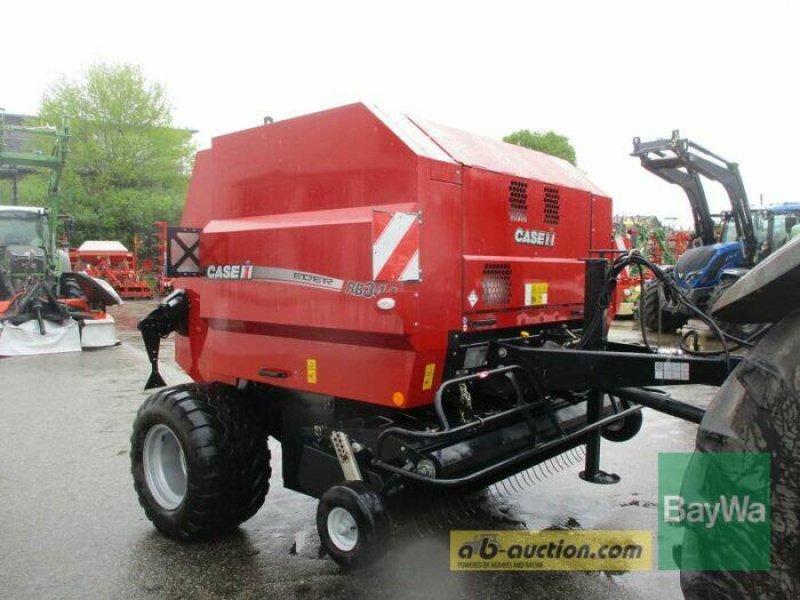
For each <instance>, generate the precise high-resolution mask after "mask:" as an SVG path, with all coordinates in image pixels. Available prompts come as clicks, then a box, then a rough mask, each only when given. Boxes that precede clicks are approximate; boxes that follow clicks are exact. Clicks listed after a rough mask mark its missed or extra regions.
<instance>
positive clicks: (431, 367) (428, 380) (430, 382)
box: [422, 363, 436, 390]
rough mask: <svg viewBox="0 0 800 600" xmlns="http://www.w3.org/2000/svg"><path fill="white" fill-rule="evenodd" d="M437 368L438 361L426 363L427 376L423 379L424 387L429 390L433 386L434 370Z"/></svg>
mask: <svg viewBox="0 0 800 600" xmlns="http://www.w3.org/2000/svg"><path fill="white" fill-rule="evenodd" d="M435 370H436V363H428V364H427V365H425V377H424V378H423V380H422V389H423V390H429V389H431V388H432V387H433V372H434V371H435Z"/></svg>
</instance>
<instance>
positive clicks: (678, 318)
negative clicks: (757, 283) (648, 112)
mask: <svg viewBox="0 0 800 600" xmlns="http://www.w3.org/2000/svg"><path fill="white" fill-rule="evenodd" d="M632 156H636V157H638V158H639V159H640V161H641V163H642V166H643V167H644V168H645V169H647V170H648V171H650V172H651V173H653V174H655V175H657V176H659V177H661V178H662V179H664V180H665V181H668V182H669V183H672V184H674V185H678V186H680V187H681V188H682V189H683V190H684V192H685V193H686V195H687V196H688V198H689V204H690V206H691V208H692V216H693V219H694V228H695V236H696V237H695V239H694V241H693V247H692V248H691V249H689V250H688V251H686V252H685V253H684V254H683V256H681V257H680V258H679V259H678V262H677V263H676V264H675V265H674V266H672V267H665V271H667V272H669V274H670V276H671V277H673V278H674V279H675V281H676V283H677V284H678V285H679V287H680V288H681V290H683V292H684V295H685V297H686V298H687V299H688V300H690V301H691V302H692V303H694V304H695V305H696V306H698V307H699V308H701V309H702V310H706V309H707V308H709V307H711V306H713V305H714V302H716V300H717V298H719V297H720V296H721V295H722V294H723V293H724V292H725V290H727V289H728V288H729V287H730V286H731V285H733V283H735V282H736V280H738V279H739V278H740V277H741V276H742V275H744V274H745V273H746V272H747V271H748V270H750V269H751V268H752V267H753V266H754V265H755V264H756V263H757V262H758V261H760V260H761V259H763V258H765V257H766V256H768V255H769V254H770V253H771V252H773V251H774V250H776V249H777V248H779V247H781V246H782V245H783V244H785V243H786V242H787V241H788V240H789V239H790V238H791V237H793V236H794V235H798V234H800V204H783V205H777V206H771V207H767V208H759V209H751V208H750V205H749V203H748V201H747V194H746V192H745V189H744V184H743V183H742V177H741V175H740V173H739V167H738V165H737V164H736V163H732V162H729V161H727V160H725V159H724V158H722V157H720V156H719V155H717V154H714V153H713V152H711V151H709V150H707V149H705V148H703V147H702V146H700V145H699V144H696V143H694V142H692V141H690V140H688V139H685V138H681V137H680V134H679V132H678V131H677V130H676V131H673V132H672V137H671V138H669V139H659V140H655V141H652V142H642V141H641V139H640V138H638V137H637V138H634V140H633V154H632ZM702 178H705V179H708V180H711V181H716V182H718V183H720V184H721V185H722V187H723V188H724V189H725V192H726V193H727V195H728V198H729V200H730V203H731V210H730V211H727V212H724V213H723V214H722V221H721V224H720V225H721V227H720V228H719V234H718V233H717V227H715V223H714V220H713V218H712V215H711V212H710V210H709V207H708V200H707V198H706V194H705V190H704V188H703V179H702ZM640 312H641V318H642V320H643V321H644V324H645V326H646V327H647V328H648V329H649V330H651V331H665V332H673V331H676V330H678V329H680V328H681V327H683V326H684V325H686V323H687V322H688V320H689V317H690V315H691V313H690V312H689V309H688V308H686V306H685V305H684V304H683V303H682V302H681V301H680V300H679V299H678V298H675V297H674V295H673V294H671V293H670V292H669V290H667V289H665V287H664V286H663V285H662V284H659V283H658V282H657V281H651V282H649V283H648V284H647V285H646V286H645V289H644V292H643V294H642V300H641V309H640ZM718 325H719V327H720V329H721V330H722V331H723V332H724V333H725V334H726V335H729V336H732V337H734V338H738V339H746V338H748V337H750V336H751V335H753V334H754V333H755V332H756V331H758V330H759V329H760V325H758V324H748V323H728V322H724V321H719V322H718Z"/></svg>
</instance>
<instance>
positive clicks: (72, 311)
mask: <svg viewBox="0 0 800 600" xmlns="http://www.w3.org/2000/svg"><path fill="white" fill-rule="evenodd" d="M69 135H70V134H69V126H68V124H67V123H66V122H65V123H64V124H63V126H62V127H61V128H60V129H59V128H55V127H49V126H48V127H39V126H37V127H31V126H28V125H27V124H26V121H25V118H24V117H22V116H19V115H7V114H6V113H5V112H3V111H0V180H7V181H9V182H10V189H11V194H10V197H11V203H10V204H9V205H0V356H16V355H21V354H41V353H54V352H70V351H79V350H81V348H86V347H103V346H108V345H114V344H116V343H117V339H116V328H115V325H114V319H113V318H112V317H111V316H110V315H108V314H107V313H106V311H105V308H106V306H109V305H112V304H119V303H120V302H121V301H120V299H119V296H118V295H117V294H116V292H114V290H113V288H111V286H109V285H108V284H106V283H105V282H102V281H100V280H97V279H94V278H92V277H90V276H88V275H86V274H84V273H72V272H71V267H70V260H69V254H68V253H67V251H66V250H62V249H59V248H58V244H57V231H56V230H57V226H58V223H59V221H60V220H61V217H60V214H59V186H60V183H61V178H62V174H63V172H64V165H65V163H66V160H67V153H68V141H69ZM42 169H46V170H49V171H50V179H49V182H48V186H47V199H46V206H44V207H41V206H21V205H20V203H19V197H18V196H19V191H18V181H19V179H20V177H24V176H25V175H28V174H30V173H32V172H35V171H37V170H42ZM73 228H74V223H73V221H72V219H69V218H67V219H66V220H65V229H66V231H67V232H68V233H69V232H71V231H72V229H73Z"/></svg>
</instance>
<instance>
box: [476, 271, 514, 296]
mask: <svg viewBox="0 0 800 600" xmlns="http://www.w3.org/2000/svg"><path fill="white" fill-rule="evenodd" d="M483 302H484V303H485V304H511V264H510V263H486V264H485V265H483Z"/></svg>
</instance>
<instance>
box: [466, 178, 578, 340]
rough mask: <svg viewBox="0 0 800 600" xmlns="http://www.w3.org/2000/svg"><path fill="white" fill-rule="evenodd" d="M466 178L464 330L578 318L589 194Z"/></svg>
mask: <svg viewBox="0 0 800 600" xmlns="http://www.w3.org/2000/svg"><path fill="white" fill-rule="evenodd" d="M466 180H467V186H468V187H467V192H466V199H465V202H464V224H463V227H464V288H463V289H464V293H463V304H462V307H463V311H464V314H465V327H467V328H468V329H469V328H470V327H471V325H470V324H471V323H473V322H478V321H480V322H483V323H486V322H488V321H487V319H490V318H491V319H497V326H499V327H503V326H508V327H510V326H518V325H528V324H536V323H543V322H554V321H564V320H569V319H575V318H576V317H579V316H580V314H581V313H582V302H583V268H584V267H583V263H582V262H581V260H580V259H581V258H585V257H587V256H589V249H590V236H591V211H592V196H591V193H589V192H586V191H582V190H575V189H572V188H566V187H559V186H552V185H549V184H546V183H543V182H541V181H535V180H530V179H524V178H521V177H511V176H508V175H503V174H498V173H492V172H490V171H484V170H481V169H473V168H469V169H466ZM483 313H491V314H489V315H486V314H483ZM484 326H485V325H484Z"/></svg>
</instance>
